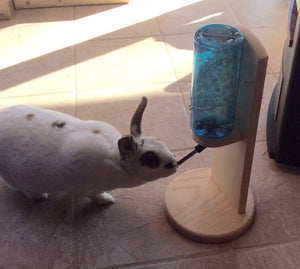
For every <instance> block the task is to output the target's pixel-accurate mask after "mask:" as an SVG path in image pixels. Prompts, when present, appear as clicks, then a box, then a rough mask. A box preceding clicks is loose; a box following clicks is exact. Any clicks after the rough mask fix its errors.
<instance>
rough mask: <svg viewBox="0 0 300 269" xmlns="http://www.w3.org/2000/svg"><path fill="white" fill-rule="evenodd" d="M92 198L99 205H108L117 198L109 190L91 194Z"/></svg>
mask: <svg viewBox="0 0 300 269" xmlns="http://www.w3.org/2000/svg"><path fill="white" fill-rule="evenodd" d="M90 198H91V200H92V201H93V202H94V203H96V204H98V205H108V204H112V203H114V202H115V198H114V197H113V196H112V195H110V194H109V193H107V192H102V193H100V194H96V195H92V196H90Z"/></svg>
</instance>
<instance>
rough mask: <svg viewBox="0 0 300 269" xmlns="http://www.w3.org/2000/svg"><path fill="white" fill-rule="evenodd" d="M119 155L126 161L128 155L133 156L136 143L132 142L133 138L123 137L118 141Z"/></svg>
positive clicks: (129, 136)
mask: <svg viewBox="0 0 300 269" xmlns="http://www.w3.org/2000/svg"><path fill="white" fill-rule="evenodd" d="M118 146H119V151H120V155H121V157H122V158H123V159H126V158H127V157H129V156H130V155H132V154H134V153H135V152H136V150H137V143H136V142H135V141H134V138H133V136H131V135H127V136H123V137H122V138H120V139H119V141H118Z"/></svg>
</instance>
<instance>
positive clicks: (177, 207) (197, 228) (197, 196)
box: [165, 168, 255, 243]
mask: <svg viewBox="0 0 300 269" xmlns="http://www.w3.org/2000/svg"><path fill="white" fill-rule="evenodd" d="M165 202H166V214H167V217H168V220H169V221H170V223H171V225H172V226H173V227H174V228H175V229H176V230H178V231H179V232H181V233H182V234H184V235H185V236H187V237H189V238H190V239H193V240H196V241H201V242H207V243H221V242H226V241H230V240H232V239H234V238H236V237H238V236H240V235H242V234H243V233H244V232H246V231H247V230H248V229H249V228H250V226H251V224H252V223H253V220H254V212H255V207H254V199H253V194H252V192H251V191H250V190H249V192H248V200H247V206H246V212H245V213H244V214H238V213H237V210H235V209H234V208H233V206H232V205H231V204H230V203H229V201H228V200H227V199H226V197H225V196H224V195H223V193H222V192H221V190H220V189H219V187H218V186H217V185H216V184H215V183H214V181H213V180H211V168H200V169H195V170H191V171H188V172H186V173H184V174H182V175H180V176H179V177H177V178H175V179H174V181H173V182H171V183H170V185H169V186H168V188H167V190H166V194H165Z"/></svg>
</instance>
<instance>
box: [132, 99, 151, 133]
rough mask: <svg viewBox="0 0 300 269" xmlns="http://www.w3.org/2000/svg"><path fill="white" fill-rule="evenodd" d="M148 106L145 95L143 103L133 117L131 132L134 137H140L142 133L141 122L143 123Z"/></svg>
mask: <svg viewBox="0 0 300 269" xmlns="http://www.w3.org/2000/svg"><path fill="white" fill-rule="evenodd" d="M146 106H147V98H146V97H145V96H143V97H142V101H141V103H140V104H139V106H138V107H137V109H136V111H135V113H134V115H133V116H132V119H131V124H130V133H131V134H132V135H133V136H134V137H139V136H141V134H142V128H141V123H142V116H143V113H144V111H145V108H146Z"/></svg>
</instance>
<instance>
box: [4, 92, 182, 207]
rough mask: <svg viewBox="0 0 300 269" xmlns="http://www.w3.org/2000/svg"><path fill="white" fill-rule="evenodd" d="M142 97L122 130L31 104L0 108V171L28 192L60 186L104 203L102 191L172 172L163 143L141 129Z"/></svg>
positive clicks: (107, 198)
mask: <svg viewBox="0 0 300 269" xmlns="http://www.w3.org/2000/svg"><path fill="white" fill-rule="evenodd" d="M146 105H147V98H146V97H143V98H142V101H141V103H140V104H139V106H138V108H137V109H136V111H135V113H134V115H133V117H132V120H131V125H130V134H129V135H125V136H122V135H121V134H120V133H119V131H117V130H116V129H115V128H114V127H113V126H111V125H109V124H107V123H105V122H101V121H93V120H87V121H83V120H80V119H77V118H74V117H72V116H69V115H66V114H63V113H60V112H56V111H51V110H47V109H41V108H37V107H32V106H25V105H17V106H13V107H9V108H6V109H4V110H2V111H1V112H0V127H1V128H0V176H1V179H2V180H3V181H4V182H5V183H6V184H7V185H8V186H9V187H11V188H13V189H15V190H18V191H21V192H23V193H24V194H25V195H26V196H28V197H30V198H36V199H39V198H46V197H47V196H48V193H53V192H64V193H67V194H70V195H72V196H74V197H84V196H88V197H90V198H91V199H92V200H93V201H94V202H97V203H99V204H106V203H111V202H114V198H113V197H112V196H111V195H110V194H108V193H107V192H106V191H108V190H112V189H116V188H128V187H134V186H138V185H141V184H144V183H147V182H149V181H152V180H155V179H158V178H161V177H166V176H169V175H171V174H173V173H175V172H176V169H177V159H176V158H175V156H174V155H173V154H172V153H171V151H170V150H169V149H168V148H167V147H166V146H165V144H164V143H162V142H161V141H159V140H158V139H156V138H155V137H144V136H143V135H142V132H141V121H142V115H143V112H144V110H145V107H146Z"/></svg>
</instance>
